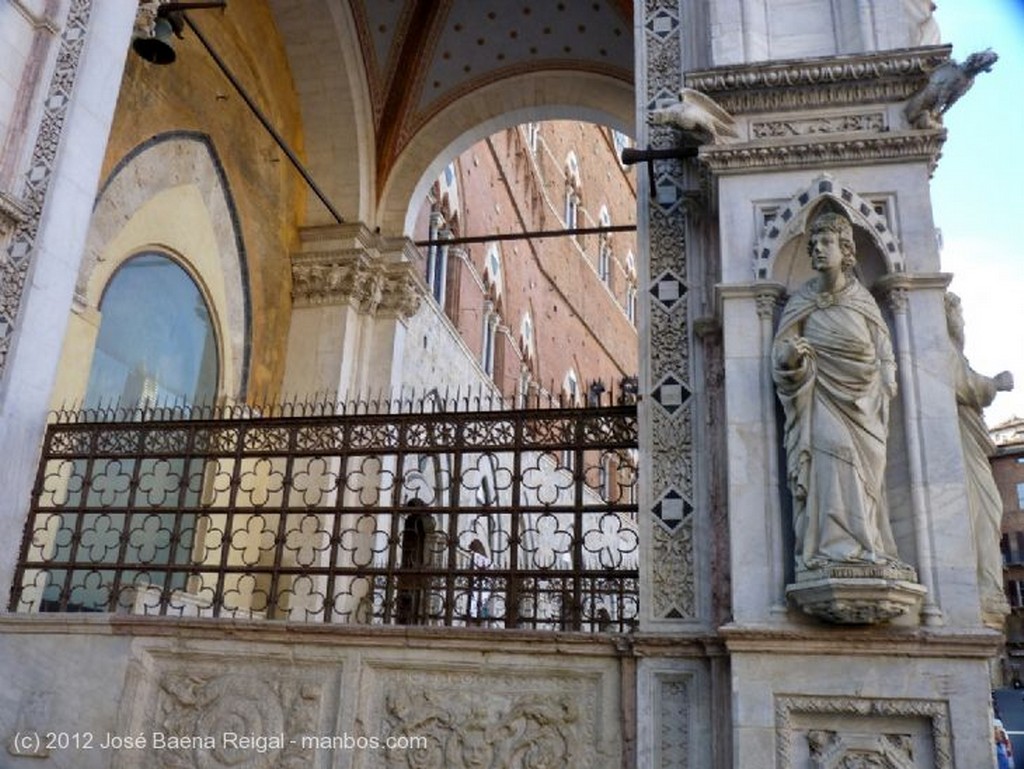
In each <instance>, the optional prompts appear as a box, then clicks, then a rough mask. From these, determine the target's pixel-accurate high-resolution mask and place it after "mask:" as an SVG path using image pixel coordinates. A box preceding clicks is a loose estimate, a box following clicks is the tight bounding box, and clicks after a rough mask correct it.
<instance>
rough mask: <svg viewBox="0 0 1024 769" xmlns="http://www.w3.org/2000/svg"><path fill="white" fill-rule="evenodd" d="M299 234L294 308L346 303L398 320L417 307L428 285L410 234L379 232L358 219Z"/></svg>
mask: <svg viewBox="0 0 1024 769" xmlns="http://www.w3.org/2000/svg"><path fill="white" fill-rule="evenodd" d="M299 237H300V240H301V246H300V249H299V251H297V252H296V253H294V254H292V257H291V262H292V300H293V302H294V303H295V305H296V306H297V307H309V306H321V305H342V304H347V305H351V306H352V307H355V308H356V309H357V310H358V311H359V312H360V313H363V314H366V315H378V314H380V315H392V316H395V317H399V318H402V319H406V318H409V317H411V316H412V315H414V314H415V313H416V311H417V310H418V309H419V306H420V302H421V300H422V298H423V296H424V293H425V291H426V288H425V286H424V285H423V282H422V281H421V280H420V278H419V270H418V265H419V254H418V252H417V251H416V249H415V246H414V245H413V244H412V241H410V240H409V239H408V238H395V237H385V236H381V235H380V234H378V233H375V232H373V231H371V230H370V229H369V228H368V227H366V225H364V224H362V223H359V222H356V223H346V224H340V225H330V226H325V227H308V228H305V229H303V230H302V231H301V232H300V233H299Z"/></svg>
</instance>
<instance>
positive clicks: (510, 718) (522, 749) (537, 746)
mask: <svg viewBox="0 0 1024 769" xmlns="http://www.w3.org/2000/svg"><path fill="white" fill-rule="evenodd" d="M388 677H389V678H391V681H389V682H388V683H387V684H386V685H385V687H384V689H383V691H382V696H381V700H380V703H381V705H380V707H381V713H380V717H381V720H382V721H383V722H384V724H385V728H384V731H385V733H386V735H387V737H388V742H389V743H391V744H392V745H396V746H397V747H396V748H394V749H391V748H390V747H389V749H388V750H386V751H382V752H380V753H377V754H375V755H374V758H373V760H374V761H375V762H376V763H373V765H374V766H384V767H387V768H388V769H556V768H557V769H584V768H585V767H593V766H604V765H606V764H607V765H613V764H617V759H618V755H617V751H613V752H615V760H607V759H608V756H605V755H603V754H602V753H603V752H602V750H601V745H600V742H601V730H600V729H599V728H598V724H597V723H596V719H597V718H598V713H599V711H600V709H601V708H600V704H599V700H597V699H595V696H594V694H595V693H594V690H593V688H592V687H593V684H594V681H593V680H592V679H589V678H578V677H574V676H570V677H566V678H557V679H551V678H543V679H538V678H534V677H529V678H525V677H522V676H518V675H507V674H504V675H502V674H499V675H486V674H483V675H481V674H480V672H479V671H476V672H473V673H467V672H454V671H452V672H450V673H448V674H446V675H435V674H425V673H412V672H410V673H407V674H406V675H398V676H397V677H393V674H392V675H389V676H388ZM370 718H371V719H375V718H376V716H371V717H370Z"/></svg>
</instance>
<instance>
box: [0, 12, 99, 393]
mask: <svg viewBox="0 0 1024 769" xmlns="http://www.w3.org/2000/svg"><path fill="white" fill-rule="evenodd" d="M91 11H92V0H72V3H71V7H70V9H69V10H68V16H67V22H66V23H65V25H64V31H63V33H62V34H61V38H60V47H59V49H58V51H57V61H56V66H55V67H54V71H53V77H52V78H51V80H50V86H49V89H48V90H47V94H46V99H45V101H44V102H43V113H42V118H41V120H40V123H39V135H38V136H37V137H36V143H35V147H34V148H33V150H32V160H31V161H30V164H29V171H28V174H27V175H26V177H25V188H24V191H23V192H22V193H21V194H22V200H21V201H20V204H19V205H18V206H17V207H16V209H17V210H15V209H12V208H11V207H10V206H7V205H5V208H6V209H7V210H8V215H7V216H6V217H5V218H9V219H13V220H14V221H15V224H14V228H13V232H12V234H11V240H10V246H9V247H8V249H7V251H6V253H4V254H2V255H0V374H3V371H4V369H5V368H6V365H7V354H8V353H9V352H10V348H11V342H12V340H13V337H14V330H15V328H16V327H17V324H18V315H19V313H20V312H21V303H22V296H23V293H24V289H25V282H26V277H27V276H28V273H29V268H30V266H31V261H32V258H33V256H34V252H35V246H36V238H37V237H38V235H39V221H40V217H41V216H42V211H43V205H44V203H45V202H46V195H47V192H48V191H49V189H50V182H51V181H52V177H53V169H54V163H55V161H56V158H57V150H58V149H59V147H60V144H61V140H62V138H63V134H64V121H65V120H66V118H67V113H68V107H69V105H70V102H71V94H72V92H73V91H74V86H75V80H76V78H77V75H78V62H79V60H80V59H81V56H82V49H83V48H84V46H85V38H86V32H87V30H88V27H89V15H90V12H91ZM11 213H15V214H16V215H14V216H11V215H10V214H11Z"/></svg>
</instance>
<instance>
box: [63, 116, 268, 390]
mask: <svg viewBox="0 0 1024 769" xmlns="http://www.w3.org/2000/svg"><path fill="white" fill-rule="evenodd" d="M146 250H158V251H162V252H166V253H167V254H169V255H171V256H173V258H174V260H175V261H176V262H177V263H178V264H179V265H180V266H182V267H183V268H184V269H185V271H186V272H187V273H188V274H189V275H190V276H191V277H192V279H193V280H194V281H195V282H196V285H197V286H198V287H199V290H200V292H201V293H202V295H203V297H204V299H205V300H206V303H207V306H208V307H209V310H210V315H211V320H212V321H213V324H214V329H215V333H216V335H217V347H218V350H217V352H218V357H219V360H220V381H219V383H218V392H219V393H221V394H224V395H227V396H229V397H231V398H236V399H239V400H241V399H242V398H243V397H244V394H245V389H246V386H247V383H248V376H249V354H250V338H251V337H250V325H251V301H250V296H249V278H248V265H247V262H246V251H245V244H244V242H243V241H242V235H241V229H240V227H239V225H238V214H237V210H236V208H235V204H234V200H233V198H232V195H231V190H230V187H229V184H228V180H227V177H226V176H225V174H224V169H223V167H222V165H221V163H220V160H219V158H218V156H217V153H216V151H215V149H214V148H213V146H212V144H211V142H210V139H209V137H207V136H206V135H205V134H200V133H193V132H178V131H175V132H171V133H167V134H161V135H158V136H155V137H153V138H152V139H150V140H148V141H146V142H144V143H142V144H140V145H139V146H138V147H136V148H134V149H133V150H132V151H131V152H129V153H128V154H127V155H125V157H124V158H123V159H122V160H121V161H120V162H119V163H118V164H117V165H116V166H115V168H114V170H113V171H112V172H111V174H110V175H109V177H108V178H107V179H106V180H105V182H104V184H103V185H102V187H101V190H100V193H99V195H98V197H97V199H96V203H95V205H94V208H93V217H92V222H91V224H90V227H89V233H88V236H87V239H86V247H85V252H84V255H83V259H82V263H81V266H80V268H79V273H78V278H77V281H76V286H75V299H76V302H75V304H76V310H77V311H78V312H79V313H80V314H92V313H98V312H99V306H100V301H101V299H102V295H103V291H104V289H105V288H106V286H107V284H108V283H109V281H110V279H111V277H112V276H113V275H114V273H115V272H116V271H117V269H118V268H119V267H120V266H121V265H122V264H123V263H124V262H125V261H127V260H128V259H130V258H131V257H133V256H135V255H137V254H139V253H141V252H143V251H146ZM82 352H84V351H82ZM66 353H67V351H66ZM89 355H90V356H91V351H90V352H89Z"/></svg>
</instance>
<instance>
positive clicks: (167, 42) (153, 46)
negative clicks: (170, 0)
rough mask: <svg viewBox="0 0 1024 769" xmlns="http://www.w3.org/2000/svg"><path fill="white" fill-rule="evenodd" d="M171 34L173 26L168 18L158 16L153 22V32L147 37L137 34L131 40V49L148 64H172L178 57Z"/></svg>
mask: <svg viewBox="0 0 1024 769" xmlns="http://www.w3.org/2000/svg"><path fill="white" fill-rule="evenodd" d="M173 34H174V26H173V25H172V24H171V22H170V20H169V19H167V18H165V17H163V16H159V17H157V20H156V22H155V23H154V24H153V34H152V35H150V36H148V37H146V36H143V35H139V36H138V37H136V38H135V39H134V40H132V50H133V51H135V53H137V54H138V55H139V56H140V57H142V58H143V59H145V60H146V61H148V62H149V63H150V64H160V65H163V64H173V63H174V60H175V59H176V58H178V56H177V54H175V53H174V46H173V45H172V43H171V36H172V35H173Z"/></svg>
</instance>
